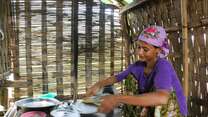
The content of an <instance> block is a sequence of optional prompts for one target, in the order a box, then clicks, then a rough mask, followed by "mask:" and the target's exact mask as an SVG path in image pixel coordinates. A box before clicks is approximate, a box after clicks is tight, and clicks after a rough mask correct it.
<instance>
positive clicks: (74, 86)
mask: <svg viewBox="0 0 208 117" xmlns="http://www.w3.org/2000/svg"><path fill="white" fill-rule="evenodd" d="M71 23H72V29H71V31H72V32H71V33H72V34H71V41H72V42H71V43H72V47H71V50H72V55H71V65H72V68H71V78H72V82H71V83H72V84H71V87H72V89H71V94H72V95H73V99H76V98H77V87H78V82H77V81H78V79H77V78H78V76H77V75H78V39H79V36H78V27H77V26H78V1H76V0H75V1H72V22H71Z"/></svg>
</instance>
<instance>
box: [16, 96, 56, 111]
mask: <svg viewBox="0 0 208 117" xmlns="http://www.w3.org/2000/svg"><path fill="white" fill-rule="evenodd" d="M15 104H16V105H17V110H19V109H21V111H22V112H27V111H43V112H46V113H50V111H51V110H53V108H54V107H56V106H57V105H59V104H60V102H59V101H58V100H56V99H53V98H50V99H42V98H26V99H21V100H19V101H17V102H15Z"/></svg>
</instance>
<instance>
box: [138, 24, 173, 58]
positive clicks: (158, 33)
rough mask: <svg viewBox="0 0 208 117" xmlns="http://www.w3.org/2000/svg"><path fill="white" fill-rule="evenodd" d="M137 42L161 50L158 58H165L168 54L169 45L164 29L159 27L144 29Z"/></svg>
mask: <svg viewBox="0 0 208 117" xmlns="http://www.w3.org/2000/svg"><path fill="white" fill-rule="evenodd" d="M138 40H141V41H144V42H146V43H148V44H151V45H153V46H156V47H159V48H161V50H162V51H161V52H160V54H159V57H160V58H165V57H166V56H167V55H168V54H169V45H168V40H167V34H166V32H165V29H164V28H163V27H161V26H150V27H147V28H145V29H144V30H143V31H142V32H141V34H140V35H139V37H138Z"/></svg>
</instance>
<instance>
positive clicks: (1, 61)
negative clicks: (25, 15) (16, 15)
mask: <svg viewBox="0 0 208 117" xmlns="http://www.w3.org/2000/svg"><path fill="white" fill-rule="evenodd" d="M10 16H11V8H10V2H5V1H4V0H0V105H3V106H6V105H7V96H8V90H7V88H5V87H3V85H4V82H5V80H6V79H7V78H8V75H9V74H10V72H11V61H10V56H11V53H10V50H11V46H10V43H11V41H12V39H13V35H12V34H13V33H12V32H13V31H12V29H11V26H12V22H11V21H12V19H11V17H10Z"/></svg>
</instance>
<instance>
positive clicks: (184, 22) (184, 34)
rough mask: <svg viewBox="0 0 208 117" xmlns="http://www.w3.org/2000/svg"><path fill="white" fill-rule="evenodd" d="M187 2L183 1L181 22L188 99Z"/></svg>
mask: <svg viewBox="0 0 208 117" xmlns="http://www.w3.org/2000/svg"><path fill="white" fill-rule="evenodd" d="M187 2H188V1H187V0H181V17H182V18H181V20H182V39H183V66H184V73H183V77H184V92H185V96H186V97H188V88H189V86H188V85H189V73H188V72H189V65H188V64H189V63H188V59H189V55H188V54H189V48H188V12H187Z"/></svg>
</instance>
